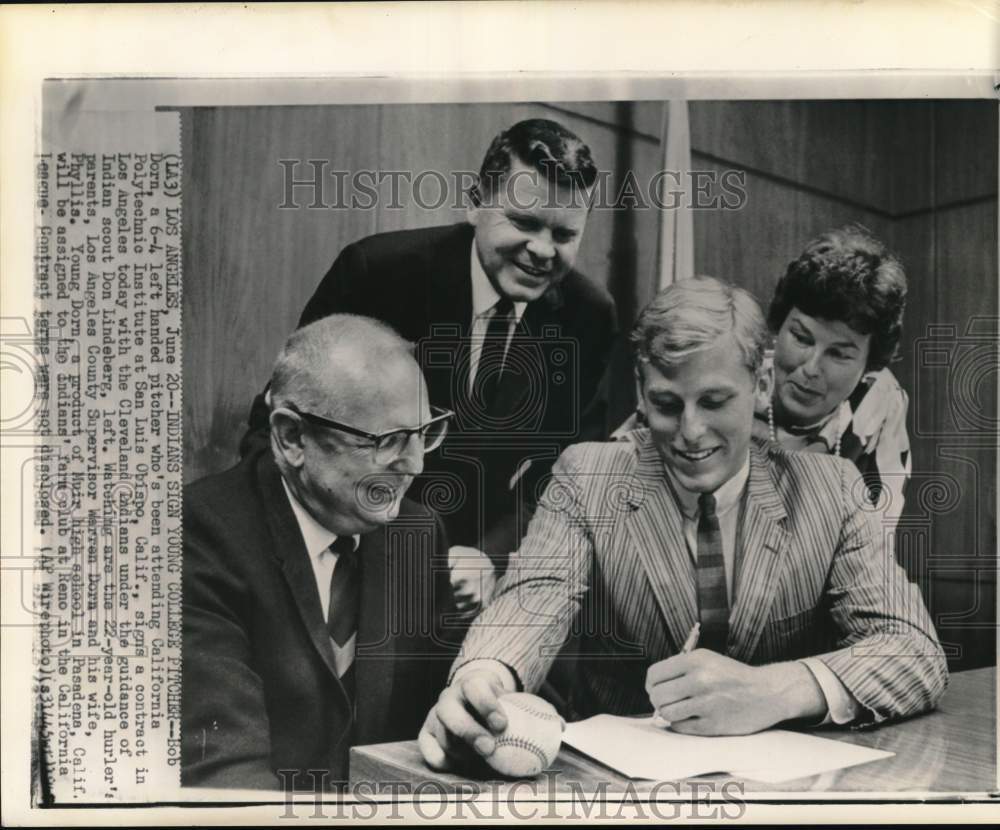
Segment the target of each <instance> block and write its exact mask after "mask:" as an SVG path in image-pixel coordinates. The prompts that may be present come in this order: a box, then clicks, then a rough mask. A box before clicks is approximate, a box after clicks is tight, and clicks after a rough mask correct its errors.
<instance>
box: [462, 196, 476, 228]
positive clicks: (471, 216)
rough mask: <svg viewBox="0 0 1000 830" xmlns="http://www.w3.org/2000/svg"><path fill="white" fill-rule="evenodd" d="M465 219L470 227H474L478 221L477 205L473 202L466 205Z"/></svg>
mask: <svg viewBox="0 0 1000 830" xmlns="http://www.w3.org/2000/svg"><path fill="white" fill-rule="evenodd" d="M465 221H466V222H468V223H469V224H470V225H472V227H476V223H477V222H478V221H479V205H477V204H476V203H475V202H470V203H469V204H468V205H466V207H465Z"/></svg>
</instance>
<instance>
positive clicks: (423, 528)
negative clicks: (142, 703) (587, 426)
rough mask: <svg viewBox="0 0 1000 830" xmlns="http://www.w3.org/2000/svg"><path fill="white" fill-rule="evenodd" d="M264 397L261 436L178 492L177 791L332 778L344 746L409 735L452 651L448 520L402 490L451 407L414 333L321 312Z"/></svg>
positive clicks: (314, 785) (342, 768)
mask: <svg viewBox="0 0 1000 830" xmlns="http://www.w3.org/2000/svg"><path fill="white" fill-rule="evenodd" d="M269 401H270V411H271V412H270V447H269V448H266V449H265V448H262V449H260V450H257V451H255V452H254V453H251V454H250V455H249V456H247V457H246V458H244V459H243V460H242V461H241V463H240V464H239V465H238V466H236V467H234V468H233V469H231V470H229V471H227V472H225V473H222V474H221V475H217V476H212V477H209V478H206V479H202V480H200V481H198V482H195V483H193V484H192V485H190V486H189V487H188V488H187V489H186V491H185V494H184V612H183V622H184V643H183V683H184V686H183V696H182V758H181V761H182V779H181V780H182V783H183V784H184V785H186V786H214V787H247V788H265V789H286V790H288V789H292V788H294V789H329V788H333V787H336V786H337V784H338V783H339V782H342V781H343V780H344V779H345V778H346V776H347V751H348V749H349V748H350V746H352V745H353V744H356V743H378V742H382V741H390V740H396V739H402V738H408V737H412V736H413V735H415V734H416V733H417V731H418V729H419V727H420V723H421V721H422V718H423V715H424V713H426V711H427V709H428V707H429V705H430V703H431V702H433V699H434V696H435V694H436V692H437V691H438V690H440V688H441V686H442V685H443V683H444V673H445V672H446V670H447V665H448V658H449V655H450V654H451V653H452V649H450V648H449V646H448V642H449V637H448V636H447V634H448V632H447V631H446V628H447V625H446V623H447V620H446V616H447V615H448V613H449V611H450V610H451V609H450V605H449V603H450V602H451V599H450V596H451V591H450V589H449V581H448V569H447V568H448V549H447V541H446V539H445V534H444V532H443V529H442V525H441V521H440V519H439V518H438V517H437V516H436V515H435V514H434V513H432V512H431V511H429V510H427V509H425V508H423V507H419V506H417V505H416V504H414V503H412V502H410V501H408V500H407V499H405V498H404V494H405V493H406V490H407V488H408V487H409V486H410V484H411V482H412V481H413V478H414V477H415V476H417V475H419V474H420V472H421V470H422V469H423V464H424V453H426V452H429V451H430V450H432V449H435V448H436V447H437V446H438V445H440V443H441V441H442V440H444V436H445V432H446V430H447V425H448V420H449V418H450V417H451V413H450V412H446V411H432V410H431V409H430V407H429V406H428V404H427V391H426V386H425V382H424V378H423V375H422V373H421V371H420V367H419V366H418V365H417V363H416V361H415V360H414V358H413V353H412V346H411V344H409V343H407V342H406V341H405V340H403V339H402V338H401V337H399V336H398V335H397V334H396V333H395V332H394V331H393V330H392V329H391V328H389V327H388V326H386V325H384V324H382V323H379V322H377V321H375V320H370V319H367V318H364V317H356V316H352V315H345V314H338V315H333V316H330V317H326V318H324V319H322V320H320V321H318V322H316V323H313V324H311V325H308V326H305V327H304V328H301V329H299V330H298V331H297V332H295V333H294V334H293V335H292V336H291V337H290V338H289V340H288V342H287V343H286V344H285V347H284V349H283V350H282V352H281V354H280V356H279V357H278V360H277V363H276V364H275V367H274V372H273V374H272V377H271V391H270V398H269ZM452 656H453V655H452Z"/></svg>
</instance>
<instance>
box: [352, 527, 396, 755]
mask: <svg viewBox="0 0 1000 830" xmlns="http://www.w3.org/2000/svg"><path fill="white" fill-rule="evenodd" d="M392 532H393V530H392V527H391V526H389V527H385V528H380V529H378V530H375V531H372V532H371V533H368V534H365V535H364V536H362V537H361V547H360V548H359V553H360V557H359V560H358V561H360V562H361V615H360V618H359V620H358V639H357V641H356V643H357V649H356V652H355V655H354V672H355V678H356V680H357V690H358V693H357V709H356V711H357V722H356V730H357V731H356V733H355V743H362V744H363V743H372V742H373V740H371V739H370V738H369V736H371V735H377V734H378V733H379V730H381V729H382V728H383V726H384V721H385V717H386V712H388V711H389V699H390V697H391V695H392V687H393V679H394V675H395V671H394V666H395V660H394V658H396V657H399V656H400V655H398V654H396V653H395V643H396V641H395V640H394V639H393V624H394V623H395V625H396V626H398V625H399V623H400V620H398V619H392V618H391V617H392V616H393V614H395V615H398V614H399V611H400V607H401V606H400V603H399V602H398V601H394V602H392V603H389V602H388V599H389V595H390V592H395V591H398V590H399V589H400V586H401V585H403V584H405V579H406V576H407V575H406V574H401V573H396V572H393V571H392V569H391V568H390V567H389V566H388V561H387V560H388V553H387V546H386V535H387V534H389V533H392ZM394 561H398V557H394ZM392 609H395V610H394V611H393V612H392V614H390V613H389V612H390V610H392ZM375 740H377V739H375Z"/></svg>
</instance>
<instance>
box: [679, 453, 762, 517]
mask: <svg viewBox="0 0 1000 830" xmlns="http://www.w3.org/2000/svg"><path fill="white" fill-rule="evenodd" d="M663 466H664V467H665V468H666V470H667V479H668V480H669V481H670V485H671V489H672V490H673V492H674V496H675V498H676V499H677V506H678V507H680V509H681V513H683V514H684V516H685V517H686V518H688V519H691V520H693V519H695V518H696V517H697V515H698V496H699V495H701V494H700V493H692V492H691V491H690V490H685V489H684V488H683V487H682V486H681V485H680V482H678V481H677V479H676V478H675V476H674V473H673V470H671V469H670V467H669V466H668V465H666V464H664V465H663ZM749 477H750V453H747V458H746V461H744V462H743V466H742V467H740V469H739V472H737V473H736V475H734V476H733V477H732V478H730V479H729V481H727V482H726V483H725V484H723V485H722V486H721V487H720V488H719V489H718V490H716V491H715V492H714V493H713V494H712V495H714V496H715V513H716V515H719V516H721V515H722V514H724V513H728V512H729V511H730V510H732V509H733V508H734V507H735V506H736V505H737V504H738V503H739V500H740V497H741V496H742V495H743V489H744V488H745V487H746V483H747V479H748V478H749Z"/></svg>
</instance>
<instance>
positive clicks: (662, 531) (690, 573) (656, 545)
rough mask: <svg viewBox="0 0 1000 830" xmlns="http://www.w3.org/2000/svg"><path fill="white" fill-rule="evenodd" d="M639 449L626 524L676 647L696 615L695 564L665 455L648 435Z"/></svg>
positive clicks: (686, 633)
mask: <svg viewBox="0 0 1000 830" xmlns="http://www.w3.org/2000/svg"><path fill="white" fill-rule="evenodd" d="M639 452H640V455H639V464H638V466H637V468H636V478H637V480H638V481H637V483H638V484H639V487H640V488H641V489H640V490H639V492H641V493H642V503H641V504H640V505H639V507H638V509H637V510H635V511H634V512H633V513H632V514H631V515H630V516H629V519H628V521H627V523H626V524H627V527H628V533H629V535H630V537H631V542H632V545H633V547H634V549H635V551H636V552H637V554H638V557H639V561H640V562H641V564H642V567H643V569H644V571H645V575H646V579H647V581H648V583H649V587H650V588H651V590H652V592H653V597H654V599H655V601H656V606H657V608H658V610H659V613H660V616H661V617H662V620H663V622H664V623H665V624H666V627H667V630H668V632H669V633H670V638H671V640H672V641H673V650H674V651H675V652H676V651H679V650H680V648H681V646H682V645H683V643H684V640H685V639H687V635H688V633H689V632H690V630H691V627H692V626H693V625H694V624H695V622H696V621H697V619H698V604H697V596H696V593H695V584H696V578H695V572H694V564H693V563H692V561H691V556H690V555H689V553H688V550H687V545H686V543H685V541H684V532H683V524H682V516H681V512H680V509H679V508H678V507H677V502H676V501H675V499H674V496H673V494H672V493H671V492H670V487H669V485H668V483H667V478H666V471H665V470H664V467H663V460H662V459H661V458H660V454H659V453H658V452H657V451H656V447H655V446H654V445H653V443H652V441H650V440H649V439H648V438H647V439H646V440H645V441H644V442H643V443H642V444H640V448H639Z"/></svg>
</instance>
